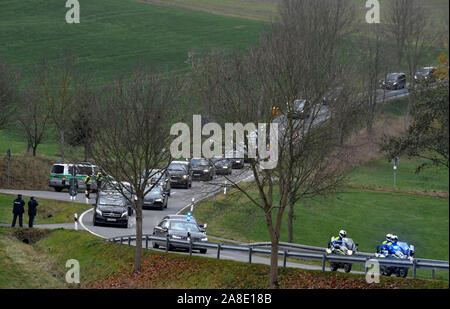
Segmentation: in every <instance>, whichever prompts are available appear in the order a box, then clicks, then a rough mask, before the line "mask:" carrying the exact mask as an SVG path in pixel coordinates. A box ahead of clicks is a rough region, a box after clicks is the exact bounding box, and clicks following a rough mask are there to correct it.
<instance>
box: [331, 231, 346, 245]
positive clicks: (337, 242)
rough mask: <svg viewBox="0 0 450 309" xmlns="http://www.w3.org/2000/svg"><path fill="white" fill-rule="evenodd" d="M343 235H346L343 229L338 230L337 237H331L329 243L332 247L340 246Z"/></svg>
mask: <svg viewBox="0 0 450 309" xmlns="http://www.w3.org/2000/svg"><path fill="white" fill-rule="evenodd" d="M345 237H347V232H346V231H345V230H340V231H339V238H336V237H331V244H332V245H333V247H336V248H340V247H341V245H342V242H343V239H344V238H345Z"/></svg>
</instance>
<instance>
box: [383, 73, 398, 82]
mask: <svg viewBox="0 0 450 309" xmlns="http://www.w3.org/2000/svg"><path fill="white" fill-rule="evenodd" d="M397 76H398V75H397V74H389V75H388V76H387V77H386V80H387V81H390V82H392V81H395V80H397Z"/></svg>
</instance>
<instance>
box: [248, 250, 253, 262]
mask: <svg viewBox="0 0 450 309" xmlns="http://www.w3.org/2000/svg"><path fill="white" fill-rule="evenodd" d="M252 251H253V248H252V247H250V248H249V250H248V262H249V263H250V264H251V263H252Z"/></svg>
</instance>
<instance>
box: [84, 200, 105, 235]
mask: <svg viewBox="0 0 450 309" xmlns="http://www.w3.org/2000/svg"><path fill="white" fill-rule="evenodd" d="M90 211H94V208H91V209H88V210H86V211H85V212H83V213H82V214H81V216H80V224H81V226H82V227H83V228H84V229H85V230H86V231H88V232H89V233H91V234H92V235H95V236H97V237H100V238H103V239H106V237H104V236H101V235H99V234H97V233H94V232H92V231H91V230H90V229H88V228H87V227H86V226H85V225H84V224H83V217H84V215H85V214H87V213H88V212H90Z"/></svg>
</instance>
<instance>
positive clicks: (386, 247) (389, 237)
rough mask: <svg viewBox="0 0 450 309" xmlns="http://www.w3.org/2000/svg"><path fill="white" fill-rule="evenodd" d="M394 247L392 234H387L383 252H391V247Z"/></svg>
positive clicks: (382, 246)
mask: <svg viewBox="0 0 450 309" xmlns="http://www.w3.org/2000/svg"><path fill="white" fill-rule="evenodd" d="M391 245H392V234H386V240H385V241H383V243H382V244H381V248H380V250H381V251H385V250H386V251H388V252H389V251H391V250H390V247H391Z"/></svg>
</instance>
